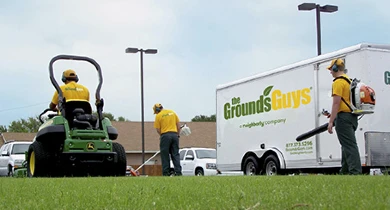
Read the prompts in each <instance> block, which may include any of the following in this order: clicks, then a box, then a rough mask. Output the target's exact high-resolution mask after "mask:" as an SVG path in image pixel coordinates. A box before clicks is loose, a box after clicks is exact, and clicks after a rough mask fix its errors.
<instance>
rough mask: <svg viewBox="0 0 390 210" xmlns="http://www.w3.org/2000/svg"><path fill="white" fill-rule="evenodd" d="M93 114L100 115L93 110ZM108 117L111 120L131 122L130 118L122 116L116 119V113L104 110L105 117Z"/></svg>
mask: <svg viewBox="0 0 390 210" xmlns="http://www.w3.org/2000/svg"><path fill="white" fill-rule="evenodd" d="M92 114H94V115H96V116H98V114H97V112H93V113H92ZM104 117H107V118H108V119H109V120H110V121H119V122H129V121H130V120H128V119H126V118H124V117H122V116H120V117H118V119H115V117H114V115H113V114H111V113H110V112H103V118H104Z"/></svg>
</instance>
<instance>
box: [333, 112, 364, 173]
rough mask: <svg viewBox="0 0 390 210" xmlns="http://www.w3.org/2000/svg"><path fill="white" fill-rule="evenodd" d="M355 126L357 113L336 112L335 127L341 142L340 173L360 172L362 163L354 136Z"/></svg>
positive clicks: (356, 125)
mask: <svg viewBox="0 0 390 210" xmlns="http://www.w3.org/2000/svg"><path fill="white" fill-rule="evenodd" d="M357 127H358V119H357V115H354V114H352V113H347V112H340V113H338V114H337V117H336V120H335V129H336V133H337V138H338V139H339V142H340V144H341V170H340V173H341V174H353V175H356V174H361V173H362V164H361V162H360V155H359V149H358V146H357V143H356V136H355V131H356V129H357Z"/></svg>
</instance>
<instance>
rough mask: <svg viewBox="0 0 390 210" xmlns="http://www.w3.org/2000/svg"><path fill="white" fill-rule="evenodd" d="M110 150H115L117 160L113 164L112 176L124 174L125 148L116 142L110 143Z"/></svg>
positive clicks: (125, 164) (125, 163)
mask: <svg viewBox="0 0 390 210" xmlns="http://www.w3.org/2000/svg"><path fill="white" fill-rule="evenodd" d="M112 151H114V152H116V154H117V157H118V162H117V163H115V164H114V168H113V174H114V176H126V166H127V158H126V152H125V148H123V146H122V145H121V144H119V143H117V142H113V143H112Z"/></svg>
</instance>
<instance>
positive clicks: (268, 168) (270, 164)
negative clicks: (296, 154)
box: [263, 155, 280, 176]
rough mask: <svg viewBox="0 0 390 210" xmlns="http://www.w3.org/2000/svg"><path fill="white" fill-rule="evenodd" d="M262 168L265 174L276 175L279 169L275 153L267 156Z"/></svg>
mask: <svg viewBox="0 0 390 210" xmlns="http://www.w3.org/2000/svg"><path fill="white" fill-rule="evenodd" d="M263 170H264V172H265V175H267V176H274V175H277V174H278V173H279V171H280V166H279V161H278V158H277V157H275V155H269V156H267V158H265V161H264V166H263Z"/></svg>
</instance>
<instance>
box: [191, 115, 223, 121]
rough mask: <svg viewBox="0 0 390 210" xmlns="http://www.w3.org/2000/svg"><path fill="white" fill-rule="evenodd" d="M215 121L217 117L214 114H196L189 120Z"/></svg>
mask: <svg viewBox="0 0 390 210" xmlns="http://www.w3.org/2000/svg"><path fill="white" fill-rule="evenodd" d="M216 121H217V118H216V115H215V114H213V115H210V116H206V115H197V116H195V117H194V118H192V119H191V122H216Z"/></svg>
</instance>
